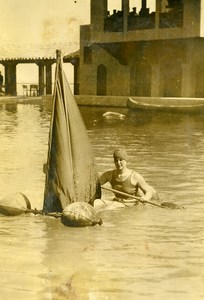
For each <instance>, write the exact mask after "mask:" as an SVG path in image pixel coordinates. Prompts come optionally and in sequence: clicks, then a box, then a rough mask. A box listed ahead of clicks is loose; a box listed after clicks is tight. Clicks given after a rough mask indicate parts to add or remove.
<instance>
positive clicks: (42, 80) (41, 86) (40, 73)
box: [38, 63, 45, 96]
mask: <svg viewBox="0 0 204 300" xmlns="http://www.w3.org/2000/svg"><path fill="white" fill-rule="evenodd" d="M44 77H45V66H44V64H43V63H38V85H39V96H42V95H44V87H45V78H44Z"/></svg>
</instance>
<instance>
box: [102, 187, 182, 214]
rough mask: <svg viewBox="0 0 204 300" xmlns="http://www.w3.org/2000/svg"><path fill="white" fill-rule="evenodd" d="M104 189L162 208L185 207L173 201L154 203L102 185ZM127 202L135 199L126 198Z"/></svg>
mask: <svg viewBox="0 0 204 300" xmlns="http://www.w3.org/2000/svg"><path fill="white" fill-rule="evenodd" d="M101 188H102V189H104V190H107V191H110V192H113V193H117V194H119V195H121V196H127V197H129V198H132V199H135V200H137V201H139V202H141V203H143V204H144V203H148V204H151V205H154V206H157V207H160V208H171V209H180V208H183V206H179V205H177V204H175V203H171V202H162V203H161V204H157V203H154V202H151V201H147V200H141V199H140V198H139V197H136V196H134V195H130V194H127V193H124V192H120V191H117V190H114V189H111V188H107V187H104V186H102V187H101ZM125 202H126V203H128V202H129V203H131V202H133V201H131V200H125Z"/></svg>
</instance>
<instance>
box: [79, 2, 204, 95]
mask: <svg viewBox="0 0 204 300" xmlns="http://www.w3.org/2000/svg"><path fill="white" fill-rule="evenodd" d="M109 1H111V0H109ZM139 2H140V3H139ZM131 3H132V1H131ZM138 3H139V9H138V7H137V4H138ZM108 4H109V3H108V0H91V23H90V24H89V25H83V26H81V27H80V61H79V76H78V78H77V80H78V82H77V84H78V89H79V94H80V95H109V96H143V97H204V84H203V79H204V0H195V1H192V0H155V3H154V6H153V8H151V9H150V8H149V7H148V1H146V0H135V6H134V7H131V8H130V3H129V0H121V10H120V9H119V10H116V9H114V10H113V12H110V11H108Z"/></svg>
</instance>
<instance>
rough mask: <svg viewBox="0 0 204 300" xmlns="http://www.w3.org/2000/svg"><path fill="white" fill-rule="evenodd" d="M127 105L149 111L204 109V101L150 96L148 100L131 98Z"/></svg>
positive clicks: (191, 110) (191, 111)
mask: <svg viewBox="0 0 204 300" xmlns="http://www.w3.org/2000/svg"><path fill="white" fill-rule="evenodd" d="M127 107H128V108H129V109H132V110H137V111H149V112H174V113H201V112H203V111H204V102H201V101H197V100H190V99H188V100H186V101H184V100H179V99H177V100H176V99H174V100H170V99H165V98H164V99H162V98H158V99H157V98H152V99H150V98H148V99H147V100H145V99H144V98H143V99H141V100H140V99H139V100H138V98H137V100H136V99H133V98H129V99H128V102H127Z"/></svg>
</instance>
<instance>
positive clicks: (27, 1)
mask: <svg viewBox="0 0 204 300" xmlns="http://www.w3.org/2000/svg"><path fill="white" fill-rule="evenodd" d="M89 6H90V0H75V1H74V0H0V36H1V43H0V57H2V56H3V57H5V56H6V54H8V56H10V55H12V54H13V53H14V55H15V53H16V55H17V56H18V54H19V53H21V52H25V51H24V49H25V48H26V49H25V50H27V52H30V50H31V52H33V53H36V55H37V56H38V52H40V50H41V47H42V48H43V47H51V48H52V47H53V50H54V51H55V49H56V46H58V45H62V47H66V46H68V47H70V48H74V49H77V48H78V46H79V25H83V24H89V23H90V7H89ZM24 47H25V48H24ZM2 48H3V49H2ZM23 48H24V49H23ZM30 48H31V49H30Z"/></svg>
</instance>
